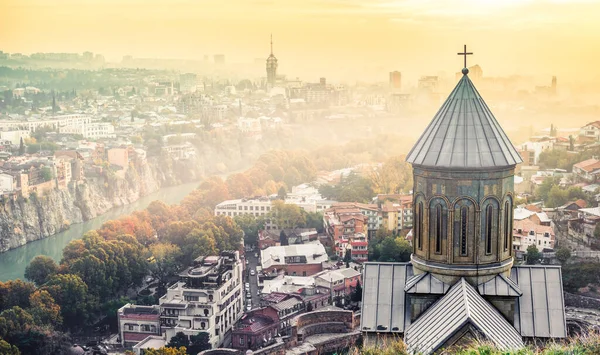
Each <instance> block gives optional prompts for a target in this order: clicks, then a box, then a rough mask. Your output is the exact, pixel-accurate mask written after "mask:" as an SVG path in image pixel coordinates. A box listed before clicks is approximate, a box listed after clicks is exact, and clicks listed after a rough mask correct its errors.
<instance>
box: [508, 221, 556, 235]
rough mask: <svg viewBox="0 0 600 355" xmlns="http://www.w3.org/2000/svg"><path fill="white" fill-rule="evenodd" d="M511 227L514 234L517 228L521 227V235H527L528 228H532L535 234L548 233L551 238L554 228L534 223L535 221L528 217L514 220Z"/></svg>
mask: <svg viewBox="0 0 600 355" xmlns="http://www.w3.org/2000/svg"><path fill="white" fill-rule="evenodd" d="M513 229H514V233H515V234H516V231H517V230H519V229H521V230H522V231H523V233H521V235H527V234H528V233H529V231H530V230H534V231H535V233H536V234H539V233H550V236H552V238H553V237H554V230H553V229H552V227H550V226H542V225H540V224H536V223H535V222H533V221H532V220H530V219H523V220H517V221H514V226H513Z"/></svg>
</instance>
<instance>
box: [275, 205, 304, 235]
mask: <svg viewBox="0 0 600 355" xmlns="http://www.w3.org/2000/svg"><path fill="white" fill-rule="evenodd" d="M270 216H271V218H272V219H273V220H274V221H275V224H276V225H277V227H279V229H286V228H297V227H302V226H304V225H305V224H306V217H305V215H304V214H303V213H302V209H301V208H300V207H299V206H298V205H292V204H286V203H284V202H283V201H281V200H278V201H273V203H272V205H271V213H270Z"/></svg>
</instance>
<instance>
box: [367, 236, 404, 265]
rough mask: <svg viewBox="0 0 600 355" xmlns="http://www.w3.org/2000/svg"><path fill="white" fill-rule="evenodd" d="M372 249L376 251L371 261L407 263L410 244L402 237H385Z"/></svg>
mask: <svg viewBox="0 0 600 355" xmlns="http://www.w3.org/2000/svg"><path fill="white" fill-rule="evenodd" d="M374 248H375V249H376V250H377V253H376V256H374V258H373V261H384V262H385V261H401V262H405V261H409V260H410V254H411V253H412V247H411V246H410V243H408V241H406V240H405V239H404V238H402V237H397V238H394V237H391V236H389V237H386V238H385V239H383V240H382V241H381V242H380V243H379V244H376V245H375V246H374Z"/></svg>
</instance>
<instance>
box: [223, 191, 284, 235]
mask: <svg viewBox="0 0 600 355" xmlns="http://www.w3.org/2000/svg"><path fill="white" fill-rule="evenodd" d="M270 213H271V199H270V198H268V197H259V198H250V199H246V198H243V199H237V200H227V201H223V202H221V203H219V204H218V205H216V206H215V216H229V217H235V216H242V215H246V214H251V215H253V216H255V217H264V218H267V217H268V216H269V215H270ZM275 227H276V226H275V225H273V224H272V223H271V222H270V221H267V222H266V223H265V228H266V229H273V228H275Z"/></svg>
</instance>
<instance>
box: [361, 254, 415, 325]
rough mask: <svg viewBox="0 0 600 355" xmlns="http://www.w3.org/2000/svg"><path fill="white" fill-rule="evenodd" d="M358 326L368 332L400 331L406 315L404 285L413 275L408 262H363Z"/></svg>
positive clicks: (406, 321)
mask: <svg viewBox="0 0 600 355" xmlns="http://www.w3.org/2000/svg"><path fill="white" fill-rule="evenodd" d="M363 272H364V274H363V283H364V285H363V302H362V316H361V319H360V322H361V324H360V328H361V329H362V330H363V331H367V332H379V333H402V332H404V329H405V328H406V326H407V325H408V323H409V322H410V319H406V318H407V315H409V313H408V312H406V307H407V304H406V297H405V296H406V295H405V293H404V285H405V284H406V281H407V280H408V279H409V278H410V277H411V276H412V265H411V264H410V263H365V264H364V271H363Z"/></svg>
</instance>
